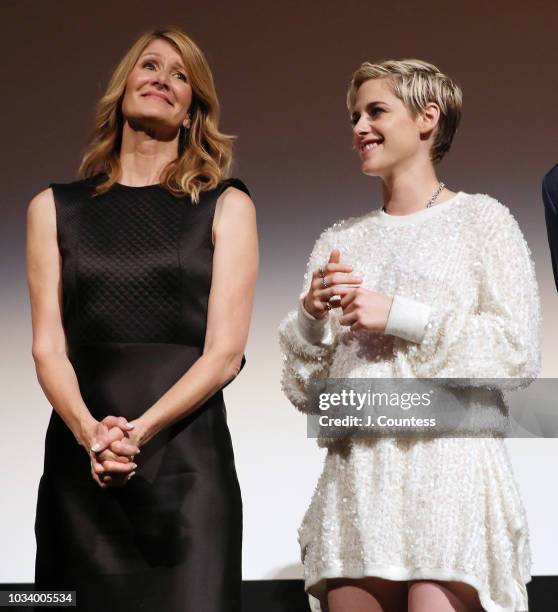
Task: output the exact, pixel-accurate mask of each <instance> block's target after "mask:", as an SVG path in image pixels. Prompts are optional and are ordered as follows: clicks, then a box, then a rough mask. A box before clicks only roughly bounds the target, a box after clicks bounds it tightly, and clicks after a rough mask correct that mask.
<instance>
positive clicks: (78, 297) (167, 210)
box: [27, 29, 258, 612]
mask: <svg viewBox="0 0 558 612" xmlns="http://www.w3.org/2000/svg"><path fill="white" fill-rule="evenodd" d="M218 121H219V104H218V100H217V96H216V92H215V87H214V84H213V79H212V75H211V71H210V68H209V66H208V64H207V61H206V59H205V58H204V55H203V54H202V52H201V51H200V49H199V48H198V47H197V46H196V45H195V43H194V42H193V41H192V40H191V39H190V38H188V37H187V36H186V35H185V34H184V33H183V32H181V31H180V30H178V29H167V30H157V31H153V32H149V33H146V34H144V35H143V36H141V37H140V38H139V39H138V40H137V41H136V42H135V43H134V44H133V45H132V46H131V48H130V49H129V50H128V51H127V52H126V54H125V55H124V57H123V59H122V60H121V62H120V63H119V65H118V66H117V68H116V70H115V71H114V74H113V75H112V78H111V79H110V82H109V85H108V87H107V91H106V93H105V95H104V96H103V97H102V99H101V100H100V102H99V104H98V108H97V114H96V119H95V128H94V130H93V133H92V136H91V138H90V141H89V143H88V146H87V148H86V152H85V154H84V156H83V160H82V162H81V166H80V178H79V179H78V180H76V181H74V182H71V183H51V184H50V185H49V187H48V188H47V189H45V190H44V191H42V192H41V193H39V194H38V195H37V196H35V197H34V198H33V200H32V201H31V203H30V204H29V208H28V216H27V223H28V239H27V263H28V284H29V291H30V300H31V310H32V326H33V347H32V352H33V358H34V361H35V366H36V370H37V376H38V379H39V382H40V384H41V386H42V388H43V390H44V392H45V395H46V397H47V398H48V400H49V402H50V403H51V404H52V407H53V411H52V414H51V418H50V422H49V425H48V430H47V434H46V440H45V461H44V472H43V475H42V477H41V480H40V484H39V491H38V501H37V513H36V523H35V533H36V539H37V556H36V568H35V587H36V588H37V589H44V590H54V589H56V590H74V591H76V592H77V605H78V608H79V609H80V610H98V609H103V610H108V611H116V610H135V609H138V610H146V611H149V610H151V611H154V610H165V612H172V611H177V612H178V611H179V610H180V611H184V610H192V611H194V610H195V611H196V612H231V611H239V610H240V609H241V603H240V588H241V544H242V500H241V495H240V489H239V485H238V480H237V476H236V469H235V463H234V455H233V449H232V444H231V439H230V435H229V430H228V427H227V422H226V412H225V406H224V403H223V394H222V389H223V387H225V386H226V385H227V384H228V383H229V382H231V381H232V379H234V378H235V377H236V376H237V374H238V373H239V371H240V370H241V369H242V367H243V365H244V362H245V359H244V354H243V353H244V347H245V344H246V339H247V335H248V327H249V321H250V315H251V309H252V302H253V294H254V287H255V281H256V276H257V269H258V246H257V231H256V220H255V209H254V205H253V202H252V200H251V198H250V195H249V192H248V189H247V188H246V186H245V185H244V184H243V183H242V182H241V181H240V180H238V179H233V178H227V175H228V171H229V167H230V164H231V155H232V137H231V136H227V135H225V134H223V133H221V132H220V131H219V128H218ZM140 453H141V454H140Z"/></svg>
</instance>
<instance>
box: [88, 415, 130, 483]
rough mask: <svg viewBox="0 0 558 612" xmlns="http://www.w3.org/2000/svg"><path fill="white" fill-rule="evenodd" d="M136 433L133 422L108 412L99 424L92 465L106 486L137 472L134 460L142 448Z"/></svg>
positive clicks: (121, 481)
mask: <svg viewBox="0 0 558 612" xmlns="http://www.w3.org/2000/svg"><path fill="white" fill-rule="evenodd" d="M134 433H135V432H134V424H133V423H129V422H128V421H127V420H126V419H125V418H123V417H114V416H107V417H105V418H104V419H103V420H102V421H101V422H100V423H99V424H98V427H97V431H96V435H95V438H94V439H93V441H92V442H93V444H92V453H91V458H92V467H93V470H94V472H95V473H96V474H97V476H98V478H99V480H100V481H101V482H103V483H104V484H105V485H106V486H113V487H115V486H122V485H124V484H125V483H126V482H128V481H129V480H130V478H131V477H132V476H133V475H134V474H135V472H134V471H133V470H134V469H135V467H136V464H134V462H133V461H134V457H135V455H136V454H138V453H139V452H140V450H139V442H138V440H136V436H135V435H134ZM93 449H96V450H95V451H93Z"/></svg>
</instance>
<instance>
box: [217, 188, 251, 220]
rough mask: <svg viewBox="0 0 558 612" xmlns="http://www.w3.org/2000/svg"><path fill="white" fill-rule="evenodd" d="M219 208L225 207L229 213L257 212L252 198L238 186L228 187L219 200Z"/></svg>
mask: <svg viewBox="0 0 558 612" xmlns="http://www.w3.org/2000/svg"><path fill="white" fill-rule="evenodd" d="M217 208H221V209H223V211H226V212H227V213H228V214H235V213H236V214H249V213H253V214H255V212H256V207H255V206H254V202H253V201H252V198H251V197H250V196H249V195H248V194H247V193H245V192H244V191H242V190H241V189H238V187H233V186H230V187H227V188H226V189H225V190H224V191H223V193H222V194H221V195H220V196H219V198H218V200H217Z"/></svg>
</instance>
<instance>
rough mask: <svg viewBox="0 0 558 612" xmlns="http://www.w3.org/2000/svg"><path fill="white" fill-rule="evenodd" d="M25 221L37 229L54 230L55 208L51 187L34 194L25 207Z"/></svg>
mask: <svg viewBox="0 0 558 612" xmlns="http://www.w3.org/2000/svg"><path fill="white" fill-rule="evenodd" d="M27 222H28V225H29V226H30V227H34V228H38V229H39V230H41V229H42V230H43V231H48V230H49V229H51V230H52V229H54V230H56V210H55V206H54V194H53V193H52V188H51V187H47V188H46V189H43V191H40V192H39V193H38V194H37V195H36V196H34V197H33V198H32V199H31V201H30V202H29V205H28V207H27Z"/></svg>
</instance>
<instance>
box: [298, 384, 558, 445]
mask: <svg viewBox="0 0 558 612" xmlns="http://www.w3.org/2000/svg"><path fill="white" fill-rule="evenodd" d="M557 398H558V379H554V378H538V379H536V380H531V379H519V378H503V379H494V378H491V379H488V378H475V379H465V378H451V379H450V378H428V379H425V378H423V379H420V378H382V379H369V378H329V379H325V380H319V381H314V382H313V383H311V385H310V402H309V405H310V406H311V412H310V413H309V414H308V437H310V438H348V437H358V438H362V437H365V438H368V437H373V438H376V437H380V436H390V437H393V436H396V437H413V436H417V437H424V436H438V437H460V438H461V437H508V438H510V437H515V438H533V437H543V438H553V437H558V400H557Z"/></svg>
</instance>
